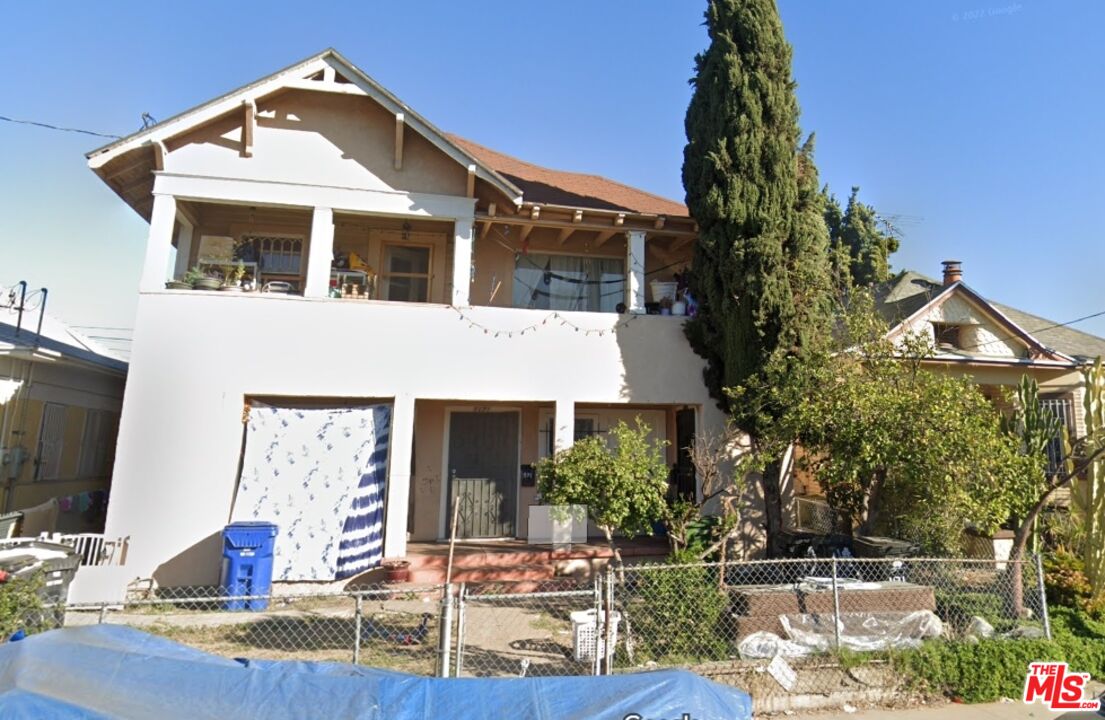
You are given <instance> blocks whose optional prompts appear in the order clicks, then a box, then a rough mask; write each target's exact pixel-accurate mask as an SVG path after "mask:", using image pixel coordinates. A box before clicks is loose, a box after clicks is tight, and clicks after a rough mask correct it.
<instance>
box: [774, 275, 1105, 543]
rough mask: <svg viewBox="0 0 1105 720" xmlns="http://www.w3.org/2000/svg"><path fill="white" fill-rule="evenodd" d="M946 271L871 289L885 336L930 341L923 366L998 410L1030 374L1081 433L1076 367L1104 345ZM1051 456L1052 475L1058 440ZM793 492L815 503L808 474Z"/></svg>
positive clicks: (807, 516)
mask: <svg viewBox="0 0 1105 720" xmlns="http://www.w3.org/2000/svg"><path fill="white" fill-rule="evenodd" d="M943 265H944V272H943V278H942V280H939V281H938V280H934V279H932V278H929V277H926V276H925V275H922V274H921V273H917V272H914V271H911V270H906V271H903V272H900V273H899V274H898V275H897V276H896V277H894V278H893V279H891V280H890V281H889V282H887V283H884V284H883V285H881V286H879V287H877V288H876V291H875V298H876V307H877V310H878V312H879V313H880V314H881V315H882V316H883V318H884V319H885V320H886V321H887V322H888V323H889V325H890V329H889V331H888V334H887V337H888V338H890V339H892V340H894V339H900V338H902V337H903V336H904V335H906V334H913V335H917V334H920V335H921V336H924V337H928V338H929V339H931V341H932V345H933V346H934V347H935V353H934V354H933V355H932V357H929V358H926V359H924V360H923V364H924V365H925V366H927V367H928V368H929V369H932V370H934V371H937V372H947V373H950V374H954V375H957V376H963V375H967V376H970V377H971V379H972V380H973V381H974V382H976V383H977V384H978V385H979V386H980V389H981V390H982V392H983V394H984V395H986V397H988V398H989V399H990V400H991V401H992V402H993V403H994V404H995V405H997V406H998V407H1000V408H1003V409H1008V398H1007V395H1008V393H1009V392H1010V391H1011V390H1013V388H1014V386H1015V385H1016V384H1017V383H1019V382H1020V380H1021V377H1022V376H1024V375H1029V376H1031V377H1033V378H1035V379H1036V381H1037V383H1039V387H1040V403H1041V404H1042V405H1044V406H1045V407H1047V408H1048V409H1049V410H1051V411H1052V412H1053V413H1055V414H1056V415H1057V416H1058V417H1059V418H1060V419H1061V420H1062V422H1064V423H1065V424H1066V426H1067V428H1068V430H1069V431H1070V433H1071V437H1078V436H1081V435H1084V434H1085V425H1084V422H1083V420H1084V418H1083V407H1082V399H1083V380H1082V375H1081V372H1080V368H1082V367H1083V366H1084V365H1086V364H1088V363H1092V362H1093V361H1094V360H1095V359H1096V358H1098V357H1105V339H1103V338H1099V337H1097V336H1095V335H1091V334H1089V333H1085V332H1082V331H1080V330H1077V329H1075V328H1073V327H1070V326H1069V325H1067V324H1064V323H1059V322H1055V321H1052V320H1047V319H1044V318H1041V317H1037V316H1035V315H1031V314H1029V313H1026V312H1024V311H1022V310H1017V309H1015V308H1012V307H1009V306H1007V305H1001V304H998V303H996V302H993V301H991V300H988V299H986V298H984V297H983V296H982V295H980V294H979V293H978V292H976V291H975V290H972V289H971V288H970V287H969V286H968V285H967V284H966V283H965V282H964V281H963V268H962V264H961V263H960V262H958V261H952V260H949V261H945V262H944V263H943ZM1048 455H1049V461H1050V465H1051V467H1050V470H1051V471H1053V472H1054V471H1057V470H1058V469H1059V459H1060V458H1061V447H1060V442H1059V441H1058V440H1056V442H1055V443H1053V445H1052V447H1050V448H1049V451H1048ZM793 493H794V495H795V496H796V497H798V498H802V497H816V496H818V495H819V489H818V487H817V483H816V481H815V480H813V479H812V478H811V477H809V475H808V474H807V473H802V472H798V473H796V474H795V478H794V487H793ZM1068 497H1069V493H1059V494H1058V497H1057V500H1058V501H1059V502H1060V503H1062V502H1065V501H1066V499H1067V498H1068ZM795 512H796V513H801V514H802V516H801V517H800V518H799V520H800V523H801V524H804V525H809V524H811V519H812V518H811V515H815V514H817V513H818V509H817V505H815V504H809V505H806V506H803V503H802V502H801V501H799V502H797V503H796V504H795ZM822 517H823V515H822ZM814 522H815V524H816V523H817V521H816V520H814ZM822 522H823V521H822Z"/></svg>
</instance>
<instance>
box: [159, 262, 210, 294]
mask: <svg viewBox="0 0 1105 720" xmlns="http://www.w3.org/2000/svg"><path fill="white" fill-rule="evenodd" d="M201 277H203V273H202V272H200V268H199V265H197V266H196V267H194V268H192V269H191V270H188V271H187V272H185V273H184V274H183V275H181V276H180V277H179V278H176V279H175V280H170V281H168V282H167V283H165V289H166V290H191V289H192V288H193V287H195V285H196V281H197V280H199V279H200V278H201Z"/></svg>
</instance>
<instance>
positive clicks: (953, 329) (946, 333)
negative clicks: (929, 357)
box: [932, 322, 963, 349]
mask: <svg viewBox="0 0 1105 720" xmlns="http://www.w3.org/2000/svg"><path fill="white" fill-rule="evenodd" d="M932 337H933V340H934V341H935V343H936V347H937V348H939V347H940V346H945V347H952V348H956V349H962V347H963V346H962V345H961V344H960V339H959V326H958V325H950V324H948V323H936V322H934V323H933V324H932Z"/></svg>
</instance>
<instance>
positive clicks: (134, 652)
mask: <svg viewBox="0 0 1105 720" xmlns="http://www.w3.org/2000/svg"><path fill="white" fill-rule="evenodd" d="M751 708H752V703H751V700H750V698H749V697H748V695H747V694H745V693H743V692H741V691H739V690H736V689H734V688H730V687H726V686H724V685H719V684H717V683H714V682H711V681H709V680H705V679H703V678H701V677H699V676H697V675H695V674H694V673H690V672H686V671H682V670H660V671H655V672H646V673H636V674H632V675H615V676H612V677H597V678H594V677H552V678H487V679H483V678H462V679H454V680H444V679H438V678H426V677H418V676H414V675H407V674H404V673H398V672H391V671H387V670H378V669H374V668H366V667H359V666H354V665H345V664H341V663H305V662H293V661H256V660H254V661H250V660H230V659H227V658H222V657H218V656H216V655H209V654H207V653H204V652H200V651H199V650H194V649H192V648H189V647H186V646H183V645H180V644H177V643H174V642H172V641H170V640H166V639H164V638H160V637H155V636H153V635H148V634H146V633H143V632H140V631H138V630H134V629H132V628H126V627H120V626H112V625H96V626H90V627H80V628H67V629H64V630H54V631H52V632H48V633H43V634H41V635H35V636H32V637H30V638H28V639H26V640H23V641H20V642H14V643H8V644H6V645H3V646H0V718H5V719H7V718H42V717H50V718H149V717H156V718H160V719H162V720H174V719H176V718H180V719H181V720H184V719H185V718H187V719H188V720H198V719H200V718H220V719H221V718H231V719H233V720H254V719H257V720H261V718H264V719H265V720H282V719H284V718H289V719H290V718H388V719H389V720H402V719H405V718H435V720H436V719H440V720H447V719H449V718H458V719H459V718H466V719H467V718H475V719H481V720H482V719H483V718H486V719H487V720H499V719H500V718H511V717H513V718H535V719H538V720H546V719H547V720H554V719H555V720H566V719H568V718H611V719H614V718H616V719H617V720H622V718H625V717H626V716H630V717H633V716H634V715H637V716H640V717H641V718H652V719H657V718H669V719H672V718H675V719H678V718H682V717H690V718H694V719H695V720H714V719H717V720H721V719H722V718H724V719H725V720H745V719H748V718H751V717H752V709H751Z"/></svg>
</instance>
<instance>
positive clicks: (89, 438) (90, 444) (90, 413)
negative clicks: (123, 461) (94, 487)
mask: <svg viewBox="0 0 1105 720" xmlns="http://www.w3.org/2000/svg"><path fill="white" fill-rule="evenodd" d="M118 428H119V418H118V416H117V415H116V414H115V413H113V412H109V411H107V410H87V411H86V412H85V416H84V431H83V432H82V433H81V459H80V464H79V466H78V469H77V477H81V478H101V477H107V476H108V475H110V474H111V466H112V463H113V462H114V460H115V437H116V435H117V433H118Z"/></svg>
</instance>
